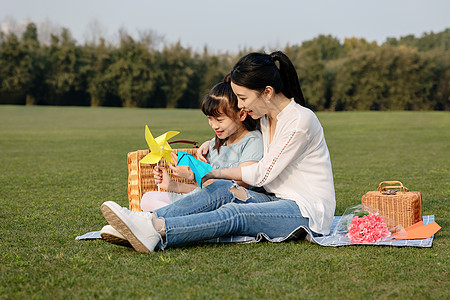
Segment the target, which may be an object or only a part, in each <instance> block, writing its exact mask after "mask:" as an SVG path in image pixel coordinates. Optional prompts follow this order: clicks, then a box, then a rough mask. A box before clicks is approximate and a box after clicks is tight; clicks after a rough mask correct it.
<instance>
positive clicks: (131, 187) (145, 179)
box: [127, 140, 198, 211]
mask: <svg viewBox="0 0 450 300" xmlns="http://www.w3.org/2000/svg"><path fill="white" fill-rule="evenodd" d="M173 143H188V144H193V145H194V148H183V149H173V150H174V152H175V153H178V151H179V150H181V151H185V152H188V153H190V154H192V155H194V156H196V153H197V148H198V144H197V143H196V142H191V141H184V140H183V141H172V142H169V144H173ZM149 152H150V150H149V149H146V150H137V151H133V152H129V153H128V155H127V163H128V203H129V209H130V210H132V211H141V198H142V195H144V194H145V193H146V192H148V191H157V190H158V186H157V185H156V183H155V180H154V179H153V167H154V166H155V165H154V164H153V165H149V164H141V163H140V160H141V159H142V158H144V156H146V155H147V154H148V153H149ZM159 166H161V167H165V168H166V169H167V170H168V171H169V174H170V176H171V177H172V179H173V180H174V181H177V182H184V183H194V182H193V181H189V180H186V179H184V178H180V177H177V176H174V175H173V172H172V170H170V168H169V167H168V164H167V162H166V161H165V159H164V158H162V159H161V161H160V162H159ZM161 191H164V190H162V189H161Z"/></svg>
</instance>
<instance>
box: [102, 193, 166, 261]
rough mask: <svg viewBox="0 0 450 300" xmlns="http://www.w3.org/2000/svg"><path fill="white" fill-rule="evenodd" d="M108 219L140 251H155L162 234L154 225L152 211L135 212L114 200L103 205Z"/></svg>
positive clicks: (103, 212)
mask: <svg viewBox="0 0 450 300" xmlns="http://www.w3.org/2000/svg"><path fill="white" fill-rule="evenodd" d="M101 210H102V214H103V216H104V217H105V219H106V221H108V223H109V224H110V225H111V226H112V227H114V228H115V229H116V230H117V231H118V232H119V233H121V234H122V235H123V236H124V237H125V238H126V239H127V240H128V241H129V242H130V244H131V246H133V248H134V249H135V250H136V251H138V252H144V253H148V252H153V250H154V249H155V247H156V245H157V244H158V242H159V241H160V240H161V235H160V234H159V233H158V232H157V231H156V229H155V228H154V227H153V222H152V214H151V213H150V212H134V211H130V210H128V209H127V208H125V207H121V206H120V205H119V204H117V203H115V202H113V201H106V202H104V203H103V204H102V206H101Z"/></svg>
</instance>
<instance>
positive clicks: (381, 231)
mask: <svg viewBox="0 0 450 300" xmlns="http://www.w3.org/2000/svg"><path fill="white" fill-rule="evenodd" d="M402 229H403V227H402V226H401V225H398V224H394V223H393V221H392V220H390V219H388V218H385V217H384V216H382V215H380V214H379V212H378V210H377V209H376V208H373V207H370V206H367V205H363V204H359V205H356V206H352V207H349V208H347V209H346V210H345V212H344V214H343V215H342V217H341V218H340V220H339V222H338V223H337V225H336V227H335V228H334V231H333V233H332V235H339V236H340V238H341V239H343V240H346V241H349V242H350V243H376V242H381V241H384V240H386V239H388V238H389V237H390V236H391V234H392V233H395V232H399V231H400V230H402Z"/></svg>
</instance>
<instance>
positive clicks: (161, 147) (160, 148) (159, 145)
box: [140, 125, 180, 164]
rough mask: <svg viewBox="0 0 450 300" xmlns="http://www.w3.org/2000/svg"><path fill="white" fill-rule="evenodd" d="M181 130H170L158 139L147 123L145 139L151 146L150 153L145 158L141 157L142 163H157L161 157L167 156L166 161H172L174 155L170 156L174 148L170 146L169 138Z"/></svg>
mask: <svg viewBox="0 0 450 300" xmlns="http://www.w3.org/2000/svg"><path fill="white" fill-rule="evenodd" d="M179 133H180V132H179V131H168V132H166V133H164V134H162V135H160V136H158V137H157V138H156V139H155V138H153V135H152V133H151V132H150V129H148V126H147V125H145V140H146V141H147V144H148V146H149V148H150V153H149V154H147V155H146V156H145V157H144V158H143V159H141V161H140V162H141V163H143V164H157V163H159V161H160V160H161V158H163V157H164V158H165V160H166V161H170V162H171V163H173V161H172V157H170V153H171V152H172V148H170V145H169V143H168V142H167V140H169V139H171V138H172V137H174V136H176V135H177V134H179Z"/></svg>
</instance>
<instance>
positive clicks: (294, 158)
mask: <svg viewBox="0 0 450 300" xmlns="http://www.w3.org/2000/svg"><path fill="white" fill-rule="evenodd" d="M276 62H278V63H279V67H277V65H276ZM231 85H232V88H233V92H234V93H235V94H236V96H237V97H238V106H239V108H241V109H243V110H246V111H247V113H248V114H249V115H250V116H251V117H252V118H253V119H260V123H261V133H262V135H263V141H264V156H263V158H262V160H261V161H259V162H258V163H256V164H253V165H250V166H244V167H238V168H230V169H215V170H212V171H211V172H210V173H208V174H207V175H206V176H205V178H204V180H208V179H228V180H242V181H244V182H246V183H247V184H249V185H251V186H257V187H264V189H265V190H266V191H267V192H265V193H259V192H256V191H252V190H247V189H244V188H240V187H238V186H237V185H236V184H234V183H232V182H230V181H227V180H217V181H215V182H214V183H212V184H211V185H209V186H207V187H205V188H204V189H202V191H200V192H198V193H196V194H195V195H193V196H188V197H185V198H183V199H182V200H180V201H178V202H175V203H173V204H171V205H169V206H166V207H163V208H161V209H158V210H155V211H154V212H147V213H143V212H140V213H136V212H131V211H129V210H127V209H126V208H123V207H120V206H119V205H118V204H117V203H115V202H112V201H107V202H105V203H103V204H102V207H101V209H102V213H103V215H104V216H105V218H106V220H107V221H108V222H109V223H110V225H112V226H113V227H114V228H115V229H116V230H118V231H119V232H120V233H121V234H122V235H124V236H125V237H126V238H127V239H128V241H129V242H130V243H131V245H132V246H133V247H134V248H135V249H136V250H137V251H139V252H152V251H154V249H155V247H156V246H157V245H159V246H160V248H161V249H164V248H166V247H169V246H174V245H179V244H184V243H188V242H194V241H204V240H208V239H212V238H216V237H222V236H231V235H246V236H257V235H258V234H261V233H262V234H265V235H267V236H268V237H270V238H275V237H286V236H289V235H290V234H291V233H293V232H294V231H296V230H297V229H298V228H299V227H301V226H305V227H308V228H309V229H311V230H312V231H313V232H315V233H318V234H328V233H329V231H330V228H331V224H332V221H333V216H334V209H335V205H336V202H335V195H334V186H333V175H332V169H331V162H330V156H329V152H328V148H327V145H326V142H325V138H324V135H323V130H322V126H321V125H320V122H319V121H318V119H317V117H316V116H315V114H314V113H313V112H312V111H310V110H309V109H307V108H305V107H304V106H302V105H304V100H303V95H302V92H301V88H300V84H299V81H298V76H297V72H296V71H295V68H294V66H293V64H292V62H291V61H290V60H289V58H288V57H287V56H286V55H285V54H283V53H282V52H280V51H278V52H274V53H272V54H263V53H250V54H248V55H246V56H244V57H242V58H241V59H240V60H239V61H238V62H237V64H236V65H235V66H234V68H233V70H232V72H231Z"/></svg>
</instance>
